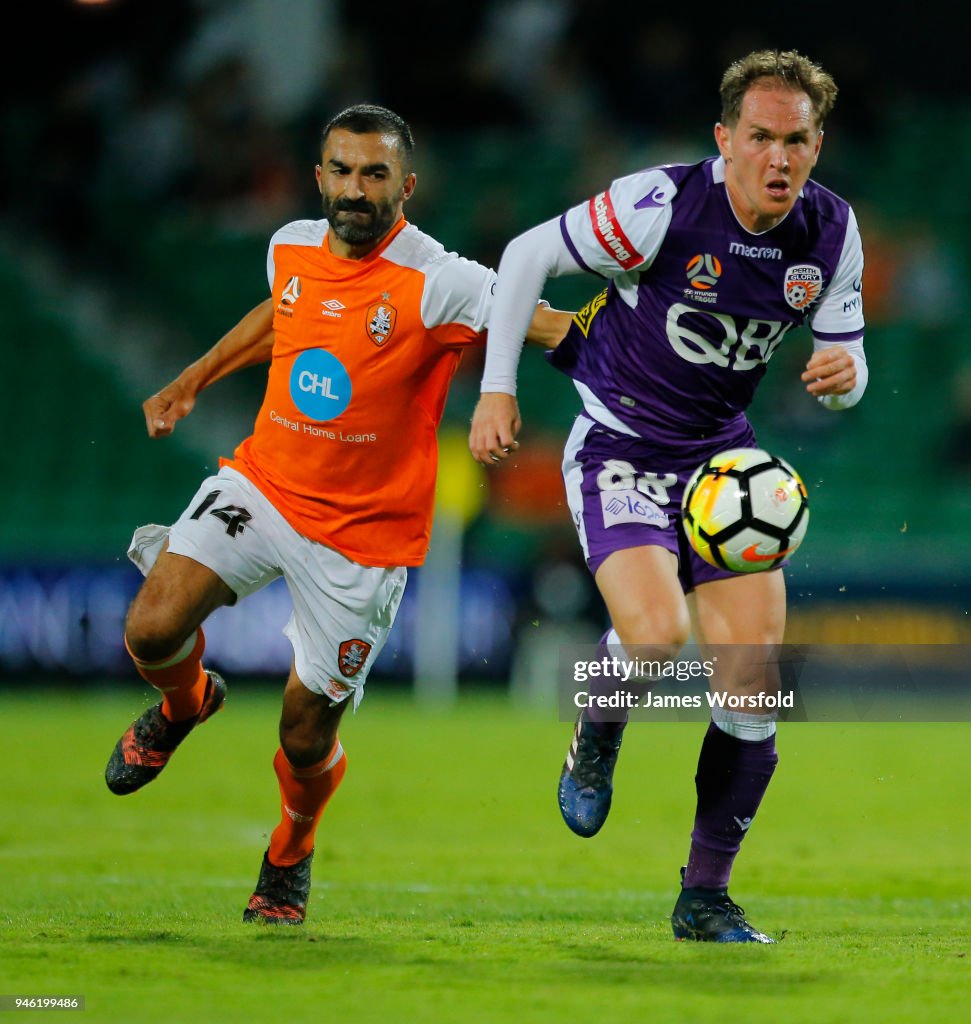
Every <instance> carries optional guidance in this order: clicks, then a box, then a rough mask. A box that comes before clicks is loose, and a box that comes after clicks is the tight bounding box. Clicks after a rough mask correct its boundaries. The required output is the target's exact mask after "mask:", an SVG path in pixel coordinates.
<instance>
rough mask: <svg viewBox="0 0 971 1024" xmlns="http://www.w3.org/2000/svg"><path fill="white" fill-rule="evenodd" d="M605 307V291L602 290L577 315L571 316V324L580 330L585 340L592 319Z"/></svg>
mask: <svg viewBox="0 0 971 1024" xmlns="http://www.w3.org/2000/svg"><path fill="white" fill-rule="evenodd" d="M606 305H607V289H606V288H604V290H603V291H602V292H600V294H599V295H594V297H593V298H592V299H591V300H590V301H589V302H588V303H587V304H586V305H585V306H584V307H583V308H582V309H581V310H580V311H579V312H577V313H575V314H574V315H573V322H574V323H575V324H576V325H577V327H579V328H580V330H581V331H582V333H583V336H584V337H585V338H586V337H588V335H589V333H590V325H591V324H592V323H593V318H594V317H595V316H596V315H597V314H598V313H599V312H600V310H602V309H603V308H604V306H606Z"/></svg>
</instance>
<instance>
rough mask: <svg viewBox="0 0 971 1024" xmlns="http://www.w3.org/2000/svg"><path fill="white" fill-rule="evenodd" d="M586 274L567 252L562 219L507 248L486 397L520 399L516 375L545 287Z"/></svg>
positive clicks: (493, 324) (491, 339)
mask: <svg viewBox="0 0 971 1024" xmlns="http://www.w3.org/2000/svg"><path fill="white" fill-rule="evenodd" d="M583 269H584V268H583V267H581V266H580V265H579V264H578V263H577V261H576V259H575V258H574V256H573V254H572V252H571V251H570V249H569V248H568V247H567V244H566V241H565V239H564V236H563V234H562V233H561V231H560V221H559V219H556V220H548V221H547V222H546V223H545V224H540V225H539V226H538V227H535V228H532V229H530V230H529V231H526V232H525V233H524V234H521V235H519V236H518V237H517V238H514V239H513V240H512V241H511V242H510V243H509V245H507V246H506V249H505V252H503V254H502V259H501V260H500V261H499V273H498V276H497V278H496V287H495V301H494V302H493V304H492V316H491V317H490V319H489V338H488V342H487V343H486V359H485V369H484V371H483V374H482V390H483V391H503V392H505V393H506V394H507V395H514V394H516V370H517V368H518V366H519V356H520V354H521V353H522V349H523V339H524V338H525V337H526V331H527V330H528V328H529V324H530V321H531V320H532V318H533V313H534V311H535V310H536V304H537V302H538V301H539V297H540V293H541V292H542V290H543V285H545V284H546V281H547V278H550V277H559V276H560V275H561V274H579V273H580V272H581V271H582V270H583Z"/></svg>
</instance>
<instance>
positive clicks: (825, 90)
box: [720, 50, 838, 128]
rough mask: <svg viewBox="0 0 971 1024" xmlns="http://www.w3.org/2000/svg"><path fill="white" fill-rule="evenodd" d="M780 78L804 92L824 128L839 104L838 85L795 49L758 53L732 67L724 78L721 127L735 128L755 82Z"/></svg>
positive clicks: (743, 58) (751, 54)
mask: <svg viewBox="0 0 971 1024" xmlns="http://www.w3.org/2000/svg"><path fill="white" fill-rule="evenodd" d="M762 78H777V79H779V80H780V81H781V82H783V83H784V84H785V85H786V86H788V87H789V88H790V89H795V90H798V91H800V92H804V93H805V94H806V95H807V96H808V97H809V100H810V102H811V103H812V105H813V113H814V114H815V115H816V127H817V128H821V127H822V125H823V121H825V120H826V118H827V117H828V116H829V112H830V111H831V110H832V109H833V104H834V103H835V102H836V93H837V91H838V90H837V88H836V83H835V82H834V81H833V78H832V76H831V75H830V74H828V73H827V72H826V71H824V70H823V69H822V68H821V67H820V66H819V65H818V64H814V63H813V62H812V61H811V60H810V59H809V58H808V57H804V56H803V55H802V54H801V53H797V52H796V51H795V50H756V51H755V52H754V53H750V54H749V55H748V56H747V57H742V59H741V60H737V61H735V63H734V64H731V65H730V66H729V68H728V70H727V71H726V72H725V74H724V76H723V77H722V82H721V90H720V91H721V101H722V115H721V120H722V124H726V125H728V126H729V127H733V126H734V125H736V124H737V123H738V119H739V117H740V116H741V113H742V100H743V99H744V98H745V94H746V93H747V92H748V90H749V89H750V88H751V86H752V84H753V83H754V82H757V81H758V80H759V79H762Z"/></svg>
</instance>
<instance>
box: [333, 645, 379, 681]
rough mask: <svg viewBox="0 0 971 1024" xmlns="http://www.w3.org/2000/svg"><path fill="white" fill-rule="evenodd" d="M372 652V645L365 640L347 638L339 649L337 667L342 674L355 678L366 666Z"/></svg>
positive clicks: (348, 677) (347, 677)
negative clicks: (365, 663)
mask: <svg viewBox="0 0 971 1024" xmlns="http://www.w3.org/2000/svg"><path fill="white" fill-rule="evenodd" d="M370 653H371V645H370V644H369V643H367V642H365V641H364V640H345V641H344V642H343V643H342V644H341V645H340V647H339V648H338V649H337V667H338V668H339V669H340V670H341V675H342V676H344V677H345V678H346V679H353V678H354V676H356V675H357V674H358V672H360V671H361V669H362V668H364V662H365V661H367V656H368V655H369V654H370Z"/></svg>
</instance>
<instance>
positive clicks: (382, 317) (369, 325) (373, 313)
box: [365, 302, 398, 348]
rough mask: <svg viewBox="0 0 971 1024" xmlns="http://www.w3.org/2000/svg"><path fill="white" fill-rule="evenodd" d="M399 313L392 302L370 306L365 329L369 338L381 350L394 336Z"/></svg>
mask: <svg viewBox="0 0 971 1024" xmlns="http://www.w3.org/2000/svg"><path fill="white" fill-rule="evenodd" d="M397 322H398V311H397V310H396V309H395V308H394V306H392V305H391V303H390V302H375V303H373V304H372V305H370V306H368V310H367V314H366V318H365V329H366V330H367V336H368V337H369V338H370V339H371V341H373V342H374V344H375V345H377V346H378V348H380V347H381V346H382V345H383V344H384V343H385V342H386V341H387V340H388V338H390V337H391V335H392V334H394V328H395V324H396V323H397Z"/></svg>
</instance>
